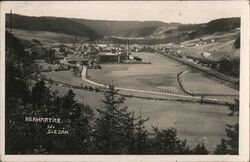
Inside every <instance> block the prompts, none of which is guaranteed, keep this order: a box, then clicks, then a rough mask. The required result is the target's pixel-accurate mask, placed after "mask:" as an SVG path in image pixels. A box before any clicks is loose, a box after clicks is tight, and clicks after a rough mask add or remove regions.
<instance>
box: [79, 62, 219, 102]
mask: <svg viewBox="0 0 250 162" xmlns="http://www.w3.org/2000/svg"><path fill="white" fill-rule="evenodd" d="M87 70H88V69H87V67H86V66H83V67H82V72H81V77H82V79H83V80H84V81H86V82H88V83H91V84H93V85H95V86H99V87H104V88H107V87H108V86H107V85H104V84H101V83H97V82H95V81H92V80H90V79H88V77H87V75H86V74H87ZM115 89H117V90H123V91H128V92H138V93H144V94H154V95H162V96H172V97H181V98H189V99H196V100H197V99H199V100H202V99H203V97H202V96H189V95H181V94H176V93H168V92H154V91H145V90H138V89H131V88H123V87H115ZM206 100H208V101H221V100H220V99H216V98H206Z"/></svg>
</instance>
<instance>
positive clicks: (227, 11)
mask: <svg viewBox="0 0 250 162" xmlns="http://www.w3.org/2000/svg"><path fill="white" fill-rule="evenodd" d="M2 5H3V6H4V10H5V12H9V11H10V9H12V12H13V13H17V14H22V15H28V16H56V17H70V18H84V19H95V20H137V21H150V20H155V21H163V22H180V23H192V24H194V23H206V22H209V21H210V20H214V19H217V18H225V17H240V9H241V8H242V6H243V5H246V3H244V1H224V2H223V1H210V2H208V1H203V2H201V1H191V2H190V1H73V2H72V1H71V2H70V1H52V2H48V1H36V2H35V1H26V2H24V1H16V2H12V1H7V2H6V1H5V2H4V3H3V4H2Z"/></svg>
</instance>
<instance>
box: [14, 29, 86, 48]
mask: <svg viewBox="0 0 250 162" xmlns="http://www.w3.org/2000/svg"><path fill="white" fill-rule="evenodd" d="M13 33H14V34H15V35H16V36H17V37H19V38H23V39H25V40H33V39H37V40H39V41H40V42H41V43H42V44H44V45H50V46H51V45H52V44H53V45H58V44H60V42H66V41H70V40H72V38H74V37H75V38H81V39H86V38H85V37H82V36H74V35H68V34H63V33H55V32H47V31H27V30H20V29H13Z"/></svg>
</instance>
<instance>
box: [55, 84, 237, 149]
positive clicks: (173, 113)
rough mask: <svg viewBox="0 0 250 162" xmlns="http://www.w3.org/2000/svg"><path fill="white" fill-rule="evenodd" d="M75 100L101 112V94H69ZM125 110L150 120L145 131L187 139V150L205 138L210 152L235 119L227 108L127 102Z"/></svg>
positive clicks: (128, 99)
mask: <svg viewBox="0 0 250 162" xmlns="http://www.w3.org/2000/svg"><path fill="white" fill-rule="evenodd" d="M51 89H52V90H58V91H59V92H60V93H61V94H65V93H66V92H67V91H68V88H65V87H59V86H52V88H51ZM73 91H74V93H75V94H76V97H75V98H76V100H77V101H79V102H81V103H84V104H88V105H90V106H91V108H93V110H94V113H95V115H96V116H98V113H97V111H96V108H102V107H103V103H102V102H101V99H102V98H103V94H102V93H95V92H89V91H82V90H76V89H74V90H73ZM124 105H125V106H128V110H129V111H134V112H135V115H138V114H139V112H140V111H141V114H142V117H143V118H150V119H149V121H147V122H146V129H148V130H149V131H152V126H157V127H159V129H164V128H169V127H174V128H176V129H177V133H178V136H179V137H180V138H183V139H187V142H188V144H189V145H190V146H195V145H196V144H198V143H199V139H201V138H203V137H204V138H206V141H205V143H206V147H207V148H208V149H209V150H211V151H212V150H214V148H215V147H216V145H217V144H219V143H220V139H221V138H224V137H225V128H226V124H230V123H234V122H235V121H236V120H237V119H236V118H234V117H230V116H228V115H227V114H228V113H229V111H228V109H227V107H225V106H215V105H201V104H187V103H185V104H183V103H177V102H167V101H155V100H144V99H136V98H127V100H126V102H125V104H124Z"/></svg>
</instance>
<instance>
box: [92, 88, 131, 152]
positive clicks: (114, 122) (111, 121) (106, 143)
mask: <svg viewBox="0 0 250 162" xmlns="http://www.w3.org/2000/svg"><path fill="white" fill-rule="evenodd" d="M124 101H125V98H124V97H122V96H120V95H119V94H118V90H115V87H114V86H113V85H111V84H110V85H109V87H108V88H107V89H106V90H105V93H104V99H103V100H102V102H103V103H104V105H105V106H104V107H103V109H97V111H98V113H99V117H98V118H97V119H96V122H95V124H96V127H95V128H96V129H95V132H94V137H95V138H94V139H95V141H94V144H95V151H96V153H98V154H125V153H128V152H129V147H130V146H129V144H128V143H129V142H128V139H129V138H130V139H132V138H133V137H131V136H132V135H133V134H132V133H131V132H130V131H128V130H129V129H131V124H132V122H133V117H132V113H129V112H127V107H123V106H122V104H123V103H124Z"/></svg>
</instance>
